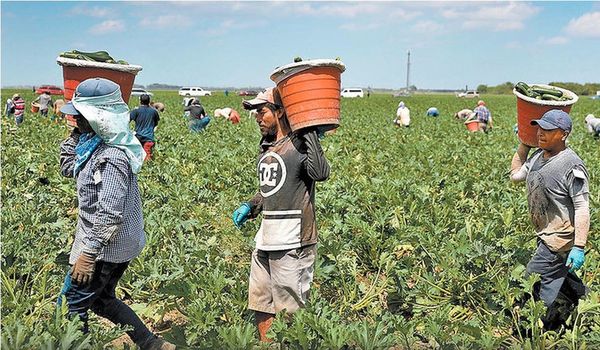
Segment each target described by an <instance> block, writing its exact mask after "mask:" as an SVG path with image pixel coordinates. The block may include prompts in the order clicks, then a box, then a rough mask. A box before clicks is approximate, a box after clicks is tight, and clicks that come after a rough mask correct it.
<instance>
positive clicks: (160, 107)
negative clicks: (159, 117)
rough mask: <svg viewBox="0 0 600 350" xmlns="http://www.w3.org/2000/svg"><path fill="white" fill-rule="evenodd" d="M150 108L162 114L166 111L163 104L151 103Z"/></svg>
mask: <svg viewBox="0 0 600 350" xmlns="http://www.w3.org/2000/svg"><path fill="white" fill-rule="evenodd" d="M150 107H152V108H154V109H156V110H157V111H159V112H160V113H162V112H164V111H165V104H164V103H162V102H154V101H152V102H150Z"/></svg>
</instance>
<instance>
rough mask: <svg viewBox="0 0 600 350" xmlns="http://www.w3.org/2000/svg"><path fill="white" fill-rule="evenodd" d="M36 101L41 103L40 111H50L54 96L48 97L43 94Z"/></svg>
mask: <svg viewBox="0 0 600 350" xmlns="http://www.w3.org/2000/svg"><path fill="white" fill-rule="evenodd" d="M35 100H36V101H40V109H42V110H43V109H48V106H49V105H50V103H51V102H52V96H50V95H46V94H41V95H40V96H39V97H38V98H36V99H35Z"/></svg>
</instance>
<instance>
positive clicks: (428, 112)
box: [425, 107, 440, 117]
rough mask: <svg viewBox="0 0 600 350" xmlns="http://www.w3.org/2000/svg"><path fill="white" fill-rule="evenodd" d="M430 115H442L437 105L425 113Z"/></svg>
mask: <svg viewBox="0 0 600 350" xmlns="http://www.w3.org/2000/svg"><path fill="white" fill-rule="evenodd" d="M425 114H426V115H427V116H428V117H438V116H439V115H440V112H439V111H438V109H437V108H435V107H430V108H429V109H427V112H426V113H425Z"/></svg>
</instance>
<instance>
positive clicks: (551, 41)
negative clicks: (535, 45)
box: [540, 35, 569, 45]
mask: <svg viewBox="0 0 600 350" xmlns="http://www.w3.org/2000/svg"><path fill="white" fill-rule="evenodd" d="M568 42H569V39H567V38H566V37H564V36H560V35H559V36H554V37H552V38H541V39H540V43H542V44H545V45H564V44H566V43H568Z"/></svg>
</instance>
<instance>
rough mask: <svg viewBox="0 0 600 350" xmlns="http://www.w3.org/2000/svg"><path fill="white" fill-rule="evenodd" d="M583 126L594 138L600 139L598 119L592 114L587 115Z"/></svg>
mask: <svg viewBox="0 0 600 350" xmlns="http://www.w3.org/2000/svg"><path fill="white" fill-rule="evenodd" d="M585 125H586V127H587V131H588V132H589V133H590V134H593V135H594V137H600V118H596V117H594V115H593V114H588V115H587V116H586V117H585Z"/></svg>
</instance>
